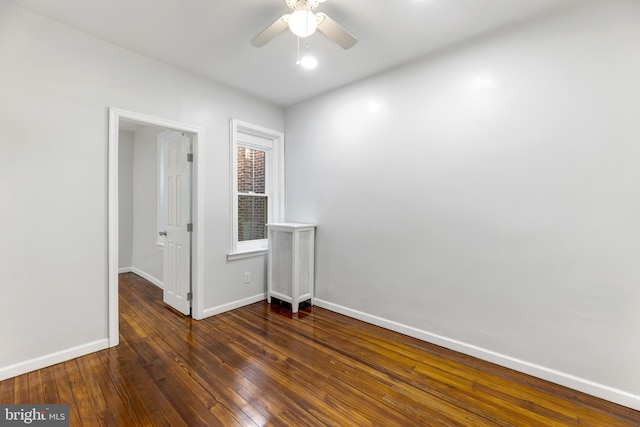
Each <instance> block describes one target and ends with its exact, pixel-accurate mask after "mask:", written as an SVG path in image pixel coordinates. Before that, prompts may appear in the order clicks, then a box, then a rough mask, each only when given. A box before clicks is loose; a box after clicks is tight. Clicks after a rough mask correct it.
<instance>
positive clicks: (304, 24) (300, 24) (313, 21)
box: [289, 9, 318, 37]
mask: <svg viewBox="0 0 640 427" xmlns="http://www.w3.org/2000/svg"><path fill="white" fill-rule="evenodd" d="M316 28H318V19H317V18H316V15H315V14H314V13H313V12H311V11H310V10H309V9H298V10H296V11H295V12H293V13H292V14H291V15H290V16H289V29H290V30H291V32H292V33H293V34H295V35H296V36H298V37H309V36H310V35H311V34H313V33H314V32H315V31H316Z"/></svg>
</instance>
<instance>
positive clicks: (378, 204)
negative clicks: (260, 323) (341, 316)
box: [285, 0, 640, 408]
mask: <svg viewBox="0 0 640 427" xmlns="http://www.w3.org/2000/svg"><path fill="white" fill-rule="evenodd" d="M639 17H640V2H637V1H632V0H606V1H604V0H602V1H586V2H584V4H583V5H582V6H580V7H577V8H574V9H571V10H568V11H565V12H563V13H562V14H559V15H557V16H555V17H552V18H548V19H546V20H544V21H540V22H530V23H529V24H527V25H524V26H521V27H520V28H518V29H516V30H512V31H510V32H506V33H502V34H497V35H493V36H492V37H490V38H485V39H484V40H477V41H476V42H475V43H468V44H467V45H466V46H462V47H458V48H457V49H455V50H451V51H449V52H445V53H441V54H439V55H437V56H434V57H432V58H429V59H426V60H424V61H422V62H419V63H415V64H413V65H411V66H408V67H404V68H401V69H398V70H395V71H390V72H388V73H386V74H383V75H380V76H377V77H375V78H371V79H369V80H366V81H364V82H361V83H358V84H355V85H352V86H349V87H346V88H344V89H342V90H339V91H336V92H334V93H332V94H329V95H326V96H322V97H319V98H316V99H314V100H311V101H308V102H303V103H300V104H297V105H295V106H293V107H290V108H288V109H287V110H286V116H285V119H286V128H285V130H286V135H287V159H286V160H287V164H286V167H287V196H288V205H287V220H288V221H300V222H317V224H318V231H317V248H316V250H317V252H316V262H317V277H316V296H317V298H318V303H319V304H321V305H324V306H326V307H329V308H333V309H335V310H338V311H343V312H345V313H347V314H350V315H354V316H359V317H361V318H365V319H367V320H369V321H374V322H378V323H380V324H385V325H387V326H389V327H392V328H396V329H398V330H403V331H404V332H407V333H409V334H413V335H416V336H420V337H423V338H425V339H427V340H430V341H434V342H437V343H439V344H443V345H446V346H449V347H452V348H456V349H459V350H462V351H466V352H468V353H471V354H476V355H479V356H481V357H484V358H485V359H489V360H494V361H497V362H498V363H502V364H504V365H507V366H513V367H516V368H517V369H520V370H524V371H528V372H531V373H535V374H536V375H540V376H543V377H546V378H549V379H552V380H554V381H558V382H561V383H563V384H566V385H570V386H572V387H576V388H579V389H581V390H584V391H587V392H590V393H593V394H596V395H600V396H602V397H606V398H609V399H612V400H616V401H618V402H620V403H623V404H627V405H630V406H635V407H636V408H640V369H638V361H640V339H638V337H639V336H640V335H639V333H640V286H639V283H640V262H638V256H639V254H640V252H639V251H638V242H640V225H639V224H640V222H639V220H638V218H640V197H638V194H639V193H638V186H639V184H640V167H638V159H640V144H639V141H640V120H639V119H638V113H639V112H640V80H639V79H638V76H640V55H639V53H638V52H639V51H638V46H640V26H639V25H638V22H639V21H638V18H639ZM394 322H395V323H394Z"/></svg>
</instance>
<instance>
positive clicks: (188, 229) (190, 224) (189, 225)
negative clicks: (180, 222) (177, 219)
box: [187, 223, 193, 232]
mask: <svg viewBox="0 0 640 427" xmlns="http://www.w3.org/2000/svg"><path fill="white" fill-rule="evenodd" d="M187 231H189V232H191V231H193V224H192V223H189V224H187Z"/></svg>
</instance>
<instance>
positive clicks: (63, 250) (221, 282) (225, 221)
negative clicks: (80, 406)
mask: <svg viewBox="0 0 640 427" xmlns="http://www.w3.org/2000/svg"><path fill="white" fill-rule="evenodd" d="M0 57H1V58H3V60H2V61H0V94H2V95H1V96H0V129H2V130H3V137H2V142H0V144H1V145H0V146H1V149H2V152H1V155H0V206H2V209H0V221H2V223H3V224H8V225H10V226H9V227H6V230H5V231H4V233H3V238H2V239H1V242H2V243H1V244H0V287H1V291H2V298H0V343H2V345H1V346H0V379H2V378H6V377H8V376H12V375H15V374H18V373H21V372H24V371H25V370H28V369H34V368H36V367H40V366H43V365H46V364H47V363H50V362H53V361H57V360H64V359H65V358H68V357H70V356H74V355H78V354H82V353H85V352H87V351H91V350H95V349H97V348H102V347H104V346H105V345H107V336H108V335H107V334H108V331H107V326H108V323H107V172H108V165H107V121H108V119H107V117H108V110H107V108H108V107H117V108H120V109H123V110H129V111H135V112H138V113H142V114H146V115H150V116H155V117H159V118H163V119H167V120H171V121H175V122H181V123H185V124H188V125H190V126H199V127H201V128H203V141H201V143H202V144H203V147H204V150H203V152H204V158H201V159H199V160H200V161H201V163H202V165H203V168H204V177H205V179H204V182H203V183H201V184H202V185H203V186H204V192H205V197H204V200H203V204H204V216H205V218H206V220H207V222H206V224H205V230H204V233H205V234H204V240H205V243H204V253H203V254H202V255H203V259H204V263H205V265H204V307H205V308H210V309H216V308H217V307H221V306H222V307H224V306H225V304H229V303H233V302H235V301H238V300H243V299H245V298H250V297H252V296H255V295H262V294H263V293H264V291H265V289H264V269H265V262H264V258H252V259H249V260H239V261H236V262H233V263H228V262H227V261H226V254H227V252H228V250H229V240H230V239H229V236H230V219H229V212H230V208H229V201H230V194H229V191H230V188H229V118H230V117H237V118H239V119H241V120H245V121H248V122H252V123H255V124H258V125H261V126H265V127H269V128H272V129H276V130H280V131H282V130H283V127H284V124H283V116H284V114H283V111H282V109H281V108H279V107H276V106H272V105H269V104H267V103H265V102H263V101H260V100H259V99H256V98H254V97H252V96H249V95H246V94H244V93H241V92H239V91H236V90H234V89H230V88H227V87H225V86H222V85H219V84H215V83H212V82H210V81H207V80H205V79H202V78H200V77H197V76H194V75H192V74H189V73H186V72H183V71H180V70H178V69H176V68H173V67H170V66H167V65H164V64H162V63H160V62H157V61H153V60H150V59H148V58H145V57H142V56H140V55H137V54H134V53H131V52H128V51H125V50H123V49H121V48H119V47H116V46H113V45H110V44H107V43H104V42H101V41H99V40H97V39H94V38H92V37H90V36H87V35H84V34H82V33H79V32H77V31H75V30H72V29H70V28H68V27H65V26H63V25H60V24H57V23H55V22H53V21H50V20H47V19H43V18H41V17H38V16H37V15H34V14H31V13H29V12H26V11H24V10H22V9H20V8H17V7H15V6H12V5H9V4H8V3H6V2H5V1H3V0H0ZM245 271H249V272H251V277H252V279H253V283H252V284H250V285H243V284H242V282H243V278H244V272H245Z"/></svg>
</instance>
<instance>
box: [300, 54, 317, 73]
mask: <svg viewBox="0 0 640 427" xmlns="http://www.w3.org/2000/svg"><path fill="white" fill-rule="evenodd" d="M300 66H302V68H306V69H307V70H313V69H314V68H316V67H317V66H318V60H317V59H316V58H315V56H311V55H305V56H303V57H302V58H300Z"/></svg>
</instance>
